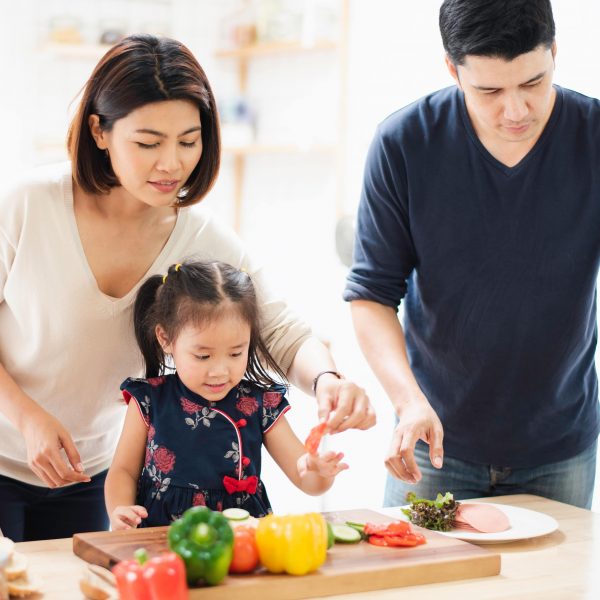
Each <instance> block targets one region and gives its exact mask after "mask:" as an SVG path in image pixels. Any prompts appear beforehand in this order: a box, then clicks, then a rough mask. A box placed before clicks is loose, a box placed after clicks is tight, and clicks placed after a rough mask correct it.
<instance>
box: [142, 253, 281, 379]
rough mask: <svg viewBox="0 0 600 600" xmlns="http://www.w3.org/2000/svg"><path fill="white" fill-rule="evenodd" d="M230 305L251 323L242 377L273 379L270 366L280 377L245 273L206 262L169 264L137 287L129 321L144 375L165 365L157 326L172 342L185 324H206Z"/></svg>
mask: <svg viewBox="0 0 600 600" xmlns="http://www.w3.org/2000/svg"><path fill="white" fill-rule="evenodd" d="M232 308H233V309H234V310H235V311H237V313H238V314H239V316H240V317H241V318H242V319H243V320H244V321H245V322H246V323H248V324H249V325H250V346H249V349H248V366H247V368H246V374H245V377H246V379H248V380H249V381H253V382H254V383H257V384H259V385H273V384H276V383H278V382H277V381H276V380H274V379H273V377H272V376H271V375H270V374H269V372H268V370H270V371H272V372H273V373H275V374H276V375H277V376H279V377H280V378H281V380H282V381H285V379H286V377H285V374H284V373H283V371H282V370H281V368H280V367H279V366H278V365H277V363H276V362H275V359H274V358H273V357H272V356H271V354H270V353H269V351H268V349H267V346H266V344H265V342H264V341H263V339H262V337H261V335H260V312H259V307H258V303H257V300H256V292H255V290H254V285H253V284H252V280H251V279H250V276H249V275H248V274H247V273H246V272H245V271H240V270H239V269H236V268H235V267H232V266H231V265H228V264H226V263H222V262H208V261H207V262H202V261H195V262H184V263H182V264H181V265H172V266H171V267H169V270H168V272H167V275H166V276H165V277H164V278H163V277H162V276H161V275H153V276H152V277H150V278H149V279H147V280H146V281H145V282H144V283H143V284H142V286H141V288H140V289H139V291H138V294H137V298H136V301H135V306H134V309H133V324H134V329H135V337H136V339H137V342H138V345H139V347H140V350H141V352H142V355H143V357H144V362H145V365H146V377H157V376H159V375H162V374H164V373H165V369H166V365H165V354H164V352H163V349H162V347H161V346H160V344H159V342H158V339H157V337H156V326H157V325H161V327H162V328H163V329H164V330H165V334H166V336H167V338H168V339H169V341H171V342H174V341H175V340H176V339H177V336H178V335H179V333H180V331H181V329H183V327H185V326H186V325H188V324H190V323H192V324H195V325H198V326H203V325H207V324H208V323H210V322H211V321H214V320H215V319H218V318H219V317H220V316H221V315H222V314H224V313H225V311H228V310H231V309H232ZM263 365H265V366H263ZM265 367H266V368H265ZM267 369H268V370H267ZM279 383H281V382H279Z"/></svg>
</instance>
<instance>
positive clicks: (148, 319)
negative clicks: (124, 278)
mask: <svg viewBox="0 0 600 600" xmlns="http://www.w3.org/2000/svg"><path fill="white" fill-rule="evenodd" d="M162 283H163V278H162V277H161V276H160V275H153V276H152V277H150V278H149V279H147V280H146V281H145V282H144V283H143V284H142V286H141V287H140V289H139V291H138V293H137V298H136V299H135V305H134V307H133V328H134V331H135V338H136V340H137V343H138V346H139V348H140V351H141V352H142V356H143V358H144V364H145V365H146V377H158V376H159V375H161V374H162V371H163V369H164V364H165V354H164V352H163V349H162V348H161V346H160V344H159V343H158V339H157V338H156V333H155V331H154V328H155V324H156V320H155V318H154V317H153V313H154V309H155V302H156V294H157V292H158V289H159V287H160V286H161V285H162Z"/></svg>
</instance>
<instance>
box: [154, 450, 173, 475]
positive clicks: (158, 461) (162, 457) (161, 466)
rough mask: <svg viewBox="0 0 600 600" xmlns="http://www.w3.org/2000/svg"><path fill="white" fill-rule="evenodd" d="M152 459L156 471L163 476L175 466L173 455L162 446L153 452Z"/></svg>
mask: <svg viewBox="0 0 600 600" xmlns="http://www.w3.org/2000/svg"><path fill="white" fill-rule="evenodd" d="M153 459H154V464H155V465H156V467H157V468H158V470H159V471H161V472H162V473H165V474H166V473H169V472H170V471H172V470H173V467H174V466H175V454H173V452H171V451H170V450H168V449H167V448H164V447H162V446H161V447H159V448H158V449H157V450H156V451H155V452H154V456H153Z"/></svg>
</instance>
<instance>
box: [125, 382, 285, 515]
mask: <svg viewBox="0 0 600 600" xmlns="http://www.w3.org/2000/svg"><path fill="white" fill-rule="evenodd" d="M121 390H122V392H123V396H124V398H125V401H126V402H129V401H130V400H131V399H132V398H133V399H134V400H135V402H136V403H137V405H138V408H139V410H140V413H141V415H142V418H143V419H144V421H145V423H146V425H147V426H148V440H147V444H146V458H145V461H144V468H143V469H142V473H141V475H140V479H139V481H138V491H137V499H136V504H141V505H142V506H144V507H146V509H147V511H148V518H147V519H144V520H143V521H142V523H141V525H140V527H153V526H157V525H168V524H169V523H170V522H171V521H173V520H175V519H178V518H179V517H180V516H181V515H182V514H183V512H184V511H185V510H186V509H188V508H190V507H191V506H208V507H209V508H211V509H213V510H223V509H225V508H230V507H236V508H245V509H246V510H247V511H248V512H249V513H250V514H251V515H253V516H255V517H262V516H264V515H266V514H268V513H270V512H271V504H270V503H269V499H268V497H267V492H266V490H265V487H264V485H263V483H262V481H261V480H260V465H261V449H262V443H263V435H264V434H265V433H266V432H267V431H268V430H269V429H270V428H271V427H273V425H274V424H275V423H276V422H277V420H278V419H279V417H281V415H283V414H284V413H285V412H287V411H288V410H289V408H290V405H289V403H288V401H287V399H286V398H285V391H286V388H285V387H284V386H273V387H271V388H269V389H264V388H261V387H259V386H257V385H255V384H253V383H250V382H248V381H246V380H242V381H241V382H240V383H239V384H238V385H237V386H236V387H235V388H233V389H232V390H231V391H230V392H229V394H228V395H227V396H226V397H225V398H223V400H219V401H218V402H209V401H208V400H205V399H204V398H203V397H202V396H199V395H198V394H195V393H194V392H192V391H191V390H189V389H188V388H187V387H185V385H183V383H182V382H181V380H180V379H179V377H178V376H177V374H173V375H165V376H163V377H154V378H151V379H132V378H129V379H127V380H125V381H124V382H123V383H122V384H121Z"/></svg>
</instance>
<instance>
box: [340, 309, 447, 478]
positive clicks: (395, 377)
mask: <svg viewBox="0 0 600 600" xmlns="http://www.w3.org/2000/svg"><path fill="white" fill-rule="evenodd" d="M351 312H352V320H353V323H354V330H355V332H356V336H357V338H358V343H359V345H360V348H361V350H362V352H363V354H364V356H365V358H366V359H367V362H368V363H369V366H370V367H371V369H372V370H373V372H374V373H375V376H376V377H377V379H378V380H379V382H380V383H381V385H382V386H383V389H384V390H385V392H386V394H387V395H388V397H389V398H390V400H391V402H392V405H393V407H394V410H395V411H396V414H397V415H398V417H400V423H399V424H398V426H397V427H396V430H395V431H394V436H393V438H392V444H391V446H390V450H389V452H388V456H387V457H386V461H385V464H386V467H387V469H388V471H389V472H390V473H391V474H392V475H394V476H395V477H397V478H398V479H403V480H405V481H409V482H417V481H419V480H420V479H421V472H420V470H419V467H418V466H417V463H416V461H415V457H414V448H415V444H416V443H417V440H418V439H422V440H423V441H424V442H426V443H428V444H429V456H430V459H431V464H432V465H433V466H434V467H437V468H441V466H442V462H443V456H444V449H443V446H442V441H443V437H444V432H443V428H442V424H441V422H440V420H439V418H438V416H437V415H436V413H435V411H434V410H433V408H431V405H430V404H429V402H428V400H427V398H426V397H425V395H424V394H423V392H422V391H421V388H420V387H419V384H418V383H417V381H416V379H415V376H414V375H413V372H412V370H411V368H410V365H409V362H408V355H407V353H406V342H405V339H404V332H403V330H402V326H401V324H400V321H399V320H398V317H397V315H396V311H395V310H394V309H393V308H391V307H389V306H384V305H383V304H379V303H377V302H372V301H369V300H354V301H353V302H352V303H351Z"/></svg>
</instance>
